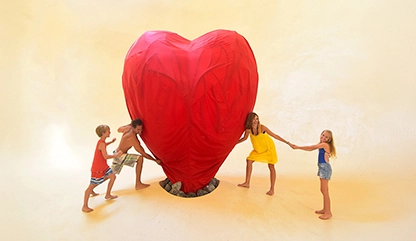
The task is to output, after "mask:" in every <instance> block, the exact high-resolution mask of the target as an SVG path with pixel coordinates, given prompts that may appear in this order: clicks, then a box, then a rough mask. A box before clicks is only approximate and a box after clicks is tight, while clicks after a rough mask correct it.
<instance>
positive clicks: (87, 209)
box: [82, 207, 94, 213]
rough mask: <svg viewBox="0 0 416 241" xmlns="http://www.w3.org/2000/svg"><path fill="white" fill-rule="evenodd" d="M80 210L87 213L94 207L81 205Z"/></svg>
mask: <svg viewBox="0 0 416 241" xmlns="http://www.w3.org/2000/svg"><path fill="white" fill-rule="evenodd" d="M82 211H83V212H86V213H89V212H92V211H94V209H92V208H90V207H82Z"/></svg>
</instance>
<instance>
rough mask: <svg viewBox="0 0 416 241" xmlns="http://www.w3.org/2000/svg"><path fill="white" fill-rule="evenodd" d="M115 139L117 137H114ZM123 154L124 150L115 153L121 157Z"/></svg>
mask: <svg viewBox="0 0 416 241" xmlns="http://www.w3.org/2000/svg"><path fill="white" fill-rule="evenodd" d="M114 139H115V138H114ZM121 155H123V152H122V151H118V152H117V153H116V154H115V156H116V157H119V156H121Z"/></svg>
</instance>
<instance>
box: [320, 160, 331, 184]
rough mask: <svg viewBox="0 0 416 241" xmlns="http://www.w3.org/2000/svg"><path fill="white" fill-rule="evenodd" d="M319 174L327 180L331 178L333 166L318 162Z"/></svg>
mask: <svg viewBox="0 0 416 241" xmlns="http://www.w3.org/2000/svg"><path fill="white" fill-rule="evenodd" d="M318 176H319V178H324V179H326V180H328V181H329V180H331V176H332V167H331V164H329V163H318Z"/></svg>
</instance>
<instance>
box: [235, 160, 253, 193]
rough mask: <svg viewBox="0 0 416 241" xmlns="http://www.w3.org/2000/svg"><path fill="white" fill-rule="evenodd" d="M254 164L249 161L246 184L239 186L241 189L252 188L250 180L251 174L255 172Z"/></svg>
mask: <svg viewBox="0 0 416 241" xmlns="http://www.w3.org/2000/svg"><path fill="white" fill-rule="evenodd" d="M253 162H254V161H250V160H247V166H246V181H245V182H244V183H241V184H238V186H239V187H246V188H249V187H250V178H251V172H252V171H253Z"/></svg>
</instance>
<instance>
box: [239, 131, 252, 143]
mask: <svg viewBox="0 0 416 241" xmlns="http://www.w3.org/2000/svg"><path fill="white" fill-rule="evenodd" d="M249 134H250V129H246V131H245V132H244V136H243V137H241V139H240V140H238V142H237V144H238V143H241V142H243V141H245V140H247V138H248V135H249Z"/></svg>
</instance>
